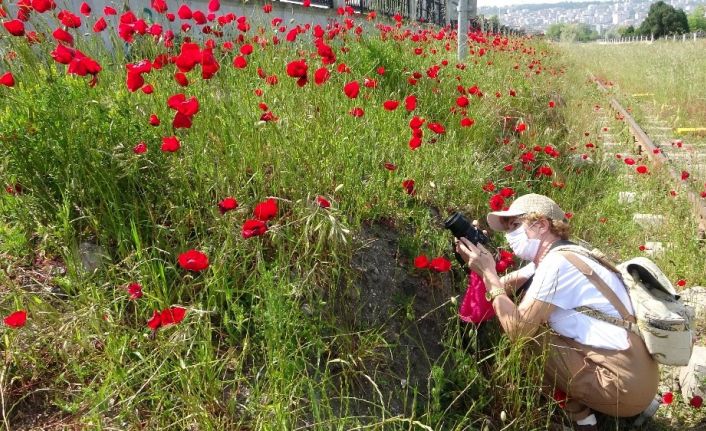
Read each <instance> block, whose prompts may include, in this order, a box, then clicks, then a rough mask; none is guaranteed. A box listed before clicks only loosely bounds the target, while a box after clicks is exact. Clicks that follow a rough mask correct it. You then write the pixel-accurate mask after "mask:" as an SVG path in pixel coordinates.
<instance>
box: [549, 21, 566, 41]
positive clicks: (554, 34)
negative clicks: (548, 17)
mask: <svg viewBox="0 0 706 431" xmlns="http://www.w3.org/2000/svg"><path fill="white" fill-rule="evenodd" d="M563 27H564V24H552V25H550V26H549V27H548V28H547V33H546V35H547V38H549V39H551V40H559V39H560V38H561V29H562V28H563Z"/></svg>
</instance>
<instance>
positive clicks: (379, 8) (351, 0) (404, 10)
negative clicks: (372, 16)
mask: <svg viewBox="0 0 706 431" xmlns="http://www.w3.org/2000/svg"><path fill="white" fill-rule="evenodd" d="M409 2H410V0H346V5H347V6H350V7H352V8H353V10H355V11H357V12H369V11H373V10H374V11H375V12H377V13H379V14H382V15H387V16H393V15H396V14H400V15H401V16H403V17H405V18H408V17H409V16H410V14H409Z"/></svg>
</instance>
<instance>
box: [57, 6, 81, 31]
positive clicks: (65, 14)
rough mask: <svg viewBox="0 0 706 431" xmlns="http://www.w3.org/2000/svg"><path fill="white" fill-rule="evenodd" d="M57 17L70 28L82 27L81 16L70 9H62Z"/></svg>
mask: <svg viewBox="0 0 706 431" xmlns="http://www.w3.org/2000/svg"><path fill="white" fill-rule="evenodd" d="M56 17H57V18H59V21H61V23H62V24H63V25H65V26H66V27H70V28H79V27H81V18H79V17H78V16H76V15H74V14H73V13H71V12H70V11H68V10H65V9H64V10H62V11H60V12H59V13H58V14H57V15H56Z"/></svg>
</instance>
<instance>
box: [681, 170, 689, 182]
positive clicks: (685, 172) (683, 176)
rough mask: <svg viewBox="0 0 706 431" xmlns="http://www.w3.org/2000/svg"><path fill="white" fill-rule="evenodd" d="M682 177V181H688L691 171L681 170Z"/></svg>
mask: <svg viewBox="0 0 706 431" xmlns="http://www.w3.org/2000/svg"><path fill="white" fill-rule="evenodd" d="M681 179H682V181H686V180H688V179H689V173H688V172H687V171H681Z"/></svg>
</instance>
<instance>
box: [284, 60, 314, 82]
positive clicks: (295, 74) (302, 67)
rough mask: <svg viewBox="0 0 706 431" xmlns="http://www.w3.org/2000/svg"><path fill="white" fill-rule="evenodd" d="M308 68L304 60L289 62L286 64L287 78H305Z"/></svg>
mask: <svg viewBox="0 0 706 431" xmlns="http://www.w3.org/2000/svg"><path fill="white" fill-rule="evenodd" d="M308 68H309V67H308V66H307V64H306V61H304V60H294V61H290V62H289V63H288V64H287V76H289V77H291V78H306V72H307V70H308Z"/></svg>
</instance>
